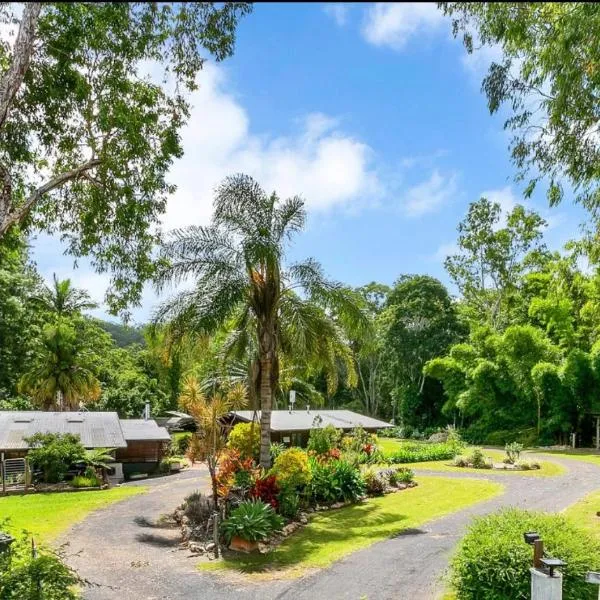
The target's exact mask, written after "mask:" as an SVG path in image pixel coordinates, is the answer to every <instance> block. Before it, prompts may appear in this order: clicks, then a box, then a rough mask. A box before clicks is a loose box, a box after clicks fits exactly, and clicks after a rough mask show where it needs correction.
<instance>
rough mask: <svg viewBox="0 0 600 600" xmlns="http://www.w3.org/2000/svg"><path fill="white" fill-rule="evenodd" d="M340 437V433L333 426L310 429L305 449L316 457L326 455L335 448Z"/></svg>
mask: <svg viewBox="0 0 600 600" xmlns="http://www.w3.org/2000/svg"><path fill="white" fill-rule="evenodd" d="M341 437H342V432H341V431H340V430H339V429H336V428H335V427H334V426H333V425H327V426H326V427H323V428H317V429H311V431H310V435H309V438H308V446H307V448H308V450H309V451H312V452H314V453H315V454H316V455H319V454H327V453H328V452H330V451H331V450H332V449H334V448H337V446H338V444H339V442H340V438H341Z"/></svg>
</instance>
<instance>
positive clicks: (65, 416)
mask: <svg viewBox="0 0 600 600" xmlns="http://www.w3.org/2000/svg"><path fill="white" fill-rule="evenodd" d="M36 433H73V434H75V435H78V436H79V439H80V440H81V444H82V445H83V446H84V448H86V449H88V450H91V449H94V448H115V450H116V452H115V461H116V462H117V463H121V464H122V465H123V473H124V474H125V475H128V474H131V473H134V472H136V473H140V472H150V471H153V470H154V469H156V468H157V467H158V464H159V463H160V461H161V460H162V458H163V456H164V455H165V453H166V450H167V447H168V443H170V441H171V437H170V435H169V433H168V432H167V430H166V429H165V428H164V427H159V426H158V425H157V424H156V422H155V421H153V420H152V419H119V416H118V415H117V413H116V412H42V411H0V455H3V456H4V458H22V457H25V456H26V455H27V452H28V450H29V446H28V444H27V442H26V441H25V440H26V438H29V437H31V436H32V435H34V434H36Z"/></svg>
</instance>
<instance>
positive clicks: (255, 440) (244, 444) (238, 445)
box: [227, 423, 260, 460]
mask: <svg viewBox="0 0 600 600" xmlns="http://www.w3.org/2000/svg"><path fill="white" fill-rule="evenodd" d="M227 447H228V448H232V449H233V450H237V451H238V452H239V453H240V458H242V459H244V458H254V459H255V460H258V456H259V454H260V427H259V426H258V425H257V424H256V423H238V424H237V425H234V427H233V429H232V430H231V431H230V432H229V437H228V438H227Z"/></svg>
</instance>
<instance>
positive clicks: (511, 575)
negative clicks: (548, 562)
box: [452, 509, 600, 600]
mask: <svg viewBox="0 0 600 600" xmlns="http://www.w3.org/2000/svg"><path fill="white" fill-rule="evenodd" d="M525 531H537V532H538V533H539V534H540V535H541V537H542V539H543V540H544V547H545V550H546V552H547V553H548V554H549V555H551V556H553V557H555V558H560V559H561V560H564V561H565V562H566V563H567V565H568V566H567V568H566V569H565V570H564V571H563V582H564V585H563V598H564V600H587V599H589V600H592V598H593V599H595V598H596V597H597V595H598V590H597V589H596V588H595V587H594V586H591V585H589V584H586V583H585V581H584V574H585V572H586V571H588V570H592V571H597V570H598V569H599V568H600V545H599V544H598V543H597V542H595V541H594V540H593V539H592V538H591V537H590V536H589V535H588V534H587V533H586V532H584V531H582V530H580V529H579V528H578V527H576V526H575V525H574V524H573V523H571V522H570V521H568V520H567V519H566V518H565V517H563V516H562V515H549V514H544V513H535V512H528V511H522V510H518V509H508V510H503V511H501V512H499V513H495V514H492V515H487V516H485V517H480V518H479V519H477V520H476V521H475V522H474V523H473V524H472V525H471V527H470V528H469V531H468V533H467V535H466V536H465V537H464V538H463V540H462V541H461V542H460V544H459V546H458V550H457V553H456V554H455V556H454V558H453V560H452V567H453V576H452V578H453V584H454V588H455V589H456V591H457V598H458V599H459V600H505V599H507V598H511V600H513V599H514V600H518V599H526V598H529V594H530V575H529V568H530V566H531V556H532V552H531V547H530V546H528V545H527V544H525V543H524V542H523V532H525Z"/></svg>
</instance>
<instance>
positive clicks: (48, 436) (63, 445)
mask: <svg viewBox="0 0 600 600" xmlns="http://www.w3.org/2000/svg"><path fill="white" fill-rule="evenodd" d="M25 441H26V442H27V443H28V444H29V447H30V450H29V453H28V455H27V457H28V459H29V461H30V462H31V463H32V464H33V465H34V467H35V468H36V469H41V470H42V472H43V477H44V481H45V482H46V483H58V482H59V481H62V480H63V479H64V478H65V475H66V473H67V471H68V470H69V467H70V466H71V465H72V464H73V463H76V462H78V461H82V460H84V458H85V448H84V447H83V446H82V445H81V442H80V441H79V436H77V435H73V434H72V433H64V434H63V433H36V434H35V435H33V436H31V437H29V438H27V439H26V440H25Z"/></svg>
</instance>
